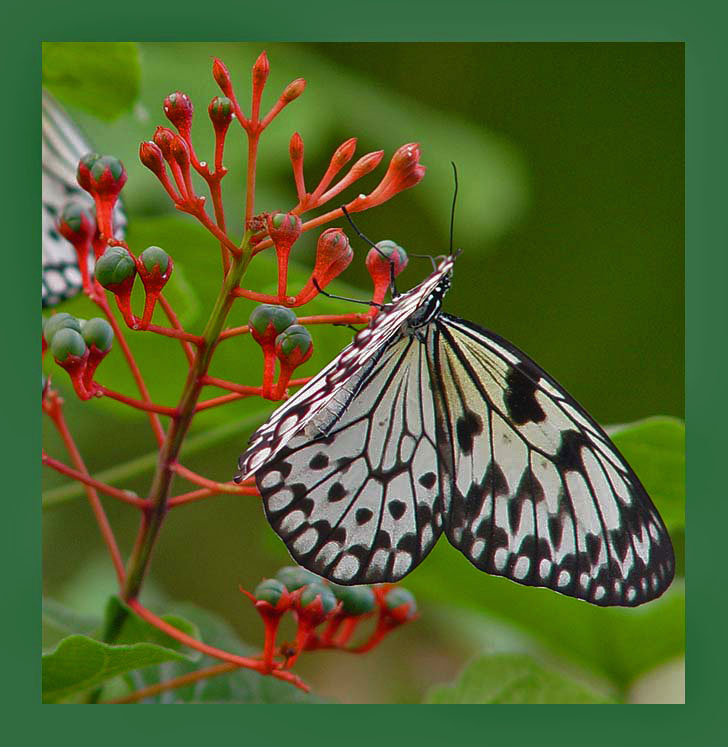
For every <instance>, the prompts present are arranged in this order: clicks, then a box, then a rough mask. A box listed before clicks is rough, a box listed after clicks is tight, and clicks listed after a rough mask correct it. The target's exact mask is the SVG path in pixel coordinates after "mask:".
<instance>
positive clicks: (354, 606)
mask: <svg viewBox="0 0 728 747" xmlns="http://www.w3.org/2000/svg"><path fill="white" fill-rule="evenodd" d="M331 591H332V592H333V593H334V596H335V597H336V598H337V599H338V600H339V601H340V602H341V605H342V609H343V610H344V612H346V614H347V615H352V616H356V615H366V613H367V612H371V611H372V610H373V609H374V605H375V598H374V592H373V591H372V590H371V589H370V588H369V587H368V586H339V585H338V584H331Z"/></svg>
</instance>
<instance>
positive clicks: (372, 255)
mask: <svg viewBox="0 0 728 747" xmlns="http://www.w3.org/2000/svg"><path fill="white" fill-rule="evenodd" d="M376 246H377V248H376V249H375V248H374V247H372V248H371V249H370V250H369V253H368V254H367V258H366V266H367V270H369V274H370V275H371V278H372V281H373V282H374V294H373V296H372V300H373V301H374V303H378V304H381V303H383V302H384V297H385V296H386V295H387V291H388V290H389V286H390V283H391V282H392V267H394V276H395V277H396V276H397V275H399V273H400V272H402V270H404V268H405V267H407V262H408V261H409V260H408V257H407V252H405V250H404V249H402V247H401V246H398V245H397V244H395V243H394V241H389V240H388V239H385V240H384V241H379V242H377V245H376Z"/></svg>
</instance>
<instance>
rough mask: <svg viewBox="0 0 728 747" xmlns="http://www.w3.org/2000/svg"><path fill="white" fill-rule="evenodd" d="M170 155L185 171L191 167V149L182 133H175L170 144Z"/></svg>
mask: <svg viewBox="0 0 728 747" xmlns="http://www.w3.org/2000/svg"><path fill="white" fill-rule="evenodd" d="M170 155H171V156H172V158H174V160H175V161H176V162H177V163H178V164H179V165H180V167H181V168H182V170H183V171H186V170H187V169H189V167H190V149H189V148H188V147H187V143H186V142H185V141H184V139H183V138H182V137H181V136H180V135H175V136H174V139H173V140H172V142H171V144H170Z"/></svg>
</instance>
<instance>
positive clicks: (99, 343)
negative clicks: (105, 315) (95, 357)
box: [81, 317, 114, 353]
mask: <svg viewBox="0 0 728 747" xmlns="http://www.w3.org/2000/svg"><path fill="white" fill-rule="evenodd" d="M81 334H82V335H83V339H84V340H85V342H86V344H87V345H88V346H89V347H90V346H91V345H95V346H96V347H97V348H98V349H99V350H100V351H101V352H102V353H105V352H107V351H108V350H110V349H111V343H112V342H113V341H114V330H113V329H112V328H111V325H110V324H109V323H108V322H107V321H106V319H101V318H100V317H95V318H94V319H89V320H88V321H87V322H86V323H85V324H83V326H82V329H81Z"/></svg>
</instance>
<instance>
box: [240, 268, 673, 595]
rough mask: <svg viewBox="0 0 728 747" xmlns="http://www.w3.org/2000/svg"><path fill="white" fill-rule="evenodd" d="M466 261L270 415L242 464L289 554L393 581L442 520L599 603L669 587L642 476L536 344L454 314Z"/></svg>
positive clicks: (505, 561) (345, 574)
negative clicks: (554, 374)
mask: <svg viewBox="0 0 728 747" xmlns="http://www.w3.org/2000/svg"><path fill="white" fill-rule="evenodd" d="M453 262H454V258H453V257H449V258H448V259H446V260H445V261H444V262H443V263H442V264H441V265H440V267H439V268H438V270H437V271H436V272H435V273H433V275H431V276H430V277H429V278H428V279H427V280H426V281H424V283H422V284H421V285H419V286H417V287H416V288H415V289H413V290H412V291H410V292H409V293H408V294H404V295H403V296H401V297H399V298H397V299H395V301H394V302H393V303H392V304H391V305H390V306H389V307H387V308H386V309H385V310H384V311H383V312H381V313H380V315H379V316H377V317H376V318H375V320H374V321H373V323H372V325H371V326H370V327H369V328H367V330H362V331H361V332H359V333H358V334H357V336H356V337H355V339H354V342H353V343H352V344H351V345H350V346H349V347H348V348H347V349H345V350H344V351H343V352H342V354H341V355H340V356H339V357H338V358H337V359H335V360H334V361H333V362H332V363H331V364H329V366H328V367H327V368H326V369H324V371H322V372H321V374H319V376H318V377H316V379H314V380H312V381H311V382H310V383H309V384H308V385H307V386H306V387H304V389H302V390H301V391H300V392H299V393H298V394H296V395H295V396H294V397H293V398H292V399H291V400H289V401H288V402H287V403H286V404H284V405H283V406H282V407H281V408H279V410H277V411H276V412H275V413H273V415H272V416H271V418H270V420H269V421H268V423H266V424H265V425H264V426H263V427H262V428H261V429H260V430H259V431H258V432H257V433H256V434H254V435H253V437H252V438H251V447H250V449H249V450H248V452H246V454H244V455H243V457H241V460H240V466H241V472H240V473H239V474H241V475H246V474H249V473H251V472H255V475H256V481H257V484H258V488H259V490H260V493H261V496H262V498H263V502H264V507H265V511H266V515H267V517H268V520H269V521H270V523H271V525H272V527H273V528H274V530H275V531H276V532H277V533H278V534H279V535H280V536H281V538H282V539H283V540H284V541H285V543H286V545H287V546H288V549H289V551H290V552H291V554H292V556H293V557H294V558H295V559H296V560H297V561H298V562H299V563H300V564H301V565H303V566H305V567H306V568H309V569H310V570H312V571H314V572H315V573H318V574H320V575H322V576H325V577H327V578H329V579H331V580H333V581H335V582H337V583H342V584H358V583H377V582H385V581H396V580H398V579H400V578H402V577H403V576H404V575H406V574H407V573H409V572H410V571H411V570H412V569H413V568H415V567H416V566H417V564H418V563H420V562H421V561H422V559H423V558H424V557H425V556H426V555H427V553H428V552H429V551H430V550H431V549H432V547H433V546H434V544H435V542H436V541H437V539H438V538H439V536H440V535H441V534H442V533H443V532H444V533H445V535H446V536H447V538H448V540H449V541H450V542H451V543H452V544H453V545H454V546H455V547H457V548H458V549H459V550H460V551H461V552H462V553H463V554H464V555H465V556H466V557H467V558H468V560H469V561H470V562H471V563H473V564H474V565H475V566H476V567H478V568H479V569H481V570H483V571H486V572H487V573H490V574H494V575H499V576H504V577H507V578H509V579H511V580H513V581H516V582H518V583H521V584H526V585H530V586H541V587H548V588H551V589H553V590H555V591H557V592H560V593H562V594H566V595H569V596H573V597H577V598H579V599H583V600H586V601H588V602H590V603H592V604H597V605H621V606H635V605H638V604H642V603H643V602H647V601H649V600H651V599H654V598H656V597H658V596H660V594H662V593H663V592H664V591H665V589H666V588H667V587H668V586H669V585H670V582H671V580H672V578H673V575H674V565H675V562H674V555H673V549H672V544H671V542H670V538H669V536H668V534H667V530H666V529H665V526H664V524H663V522H662V520H661V518H660V516H659V514H658V513H657V510H656V509H655V507H654V505H653V504H652V501H651V500H650V498H649V497H648V495H647V494H646V492H645V490H644V488H643V487H642V485H641V483H640V482H639V479H638V478H637V476H636V475H635V474H634V472H633V471H632V469H631V468H630V467H629V465H628V464H627V463H626V461H625V460H624V458H623V457H622V456H621V455H620V454H619V452H618V450H617V449H616V447H615V446H614V444H612V442H611V441H610V439H609V437H608V436H607V435H606V433H605V432H604V430H603V429H602V428H601V427H600V426H599V425H598V424H597V423H596V422H595V421H594V420H593V419H592V418H591V417H590V416H589V415H588V414H587V413H586V412H585V411H584V410H583V408H582V407H580V406H579V405H578V404H577V403H576V402H575V400H574V399H573V398H572V397H570V396H569V395H568V394H567V393H566V392H565V391H564V390H563V389H562V388H561V387H560V386H559V385H558V384H557V383H556V382H555V381H554V379H552V378H551V377H550V376H548V374H546V373H545V372H544V371H543V370H542V369H541V368H539V366H538V365H537V364H535V363H534V362H533V361H532V360H531V359H530V358H528V356H526V355H525V354H523V353H522V352H520V351H519V350H517V349H516V348H515V347H513V345H511V344H510V343H509V342H507V341H506V340H504V339H503V338H501V337H498V336H497V335H495V334H493V333H491V332H488V331H487V330H484V329H481V328H480V327H477V326H476V325H474V324H472V323H470V322H467V321H464V320H462V319H458V318H456V317H453V316H450V315H448V314H445V313H442V312H441V311H440V309H439V305H440V302H441V298H442V296H443V295H444V292H445V291H446V290H447V288H448V287H449V277H450V274H451V271H452V265H453ZM433 302H434V312H432V307H433ZM428 307H429V311H428V312H427V313H423V309H426V308H428ZM378 328H379V332H377V329H378ZM385 330H386V331H385ZM365 332H368V334H364V333H365ZM243 470H247V471H243Z"/></svg>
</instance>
